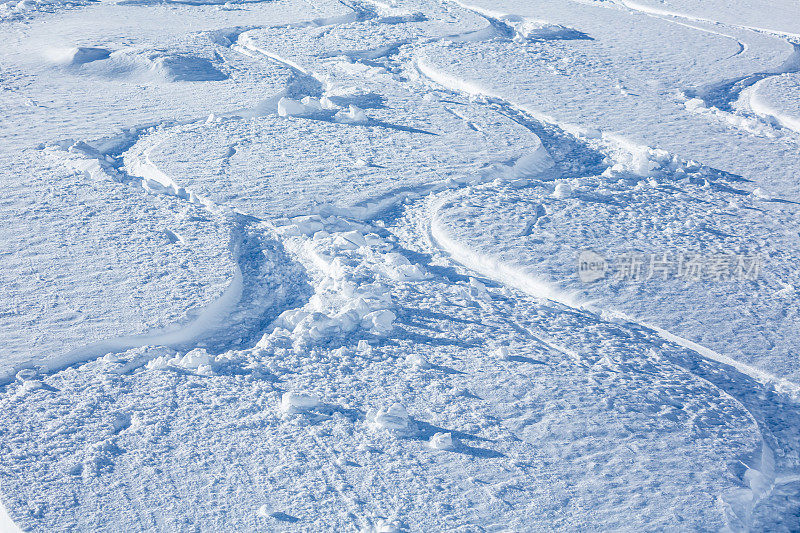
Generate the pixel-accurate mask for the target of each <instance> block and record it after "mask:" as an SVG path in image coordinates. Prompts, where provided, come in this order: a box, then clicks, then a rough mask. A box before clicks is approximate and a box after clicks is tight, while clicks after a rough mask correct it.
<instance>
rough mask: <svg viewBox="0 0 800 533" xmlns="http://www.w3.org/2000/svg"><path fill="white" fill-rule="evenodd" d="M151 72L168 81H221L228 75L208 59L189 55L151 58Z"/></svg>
mask: <svg viewBox="0 0 800 533" xmlns="http://www.w3.org/2000/svg"><path fill="white" fill-rule="evenodd" d="M150 70H151V72H153V73H155V74H157V75H158V76H159V77H161V78H163V79H165V80H168V81H222V80H226V79H228V76H227V75H226V74H224V73H223V72H221V71H220V70H218V69H217V68H216V67H214V65H213V64H212V63H211V61H209V60H208V59H205V58H202V57H195V56H190V55H168V56H163V57H157V58H155V59H153V63H152V66H151V67H150Z"/></svg>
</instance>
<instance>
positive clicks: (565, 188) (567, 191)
mask: <svg viewBox="0 0 800 533" xmlns="http://www.w3.org/2000/svg"><path fill="white" fill-rule="evenodd" d="M570 196H572V187H570V185H569V183H566V182H561V183H559V184H557V185H556V189H555V191H553V197H554V198H561V199H564V198H569V197H570Z"/></svg>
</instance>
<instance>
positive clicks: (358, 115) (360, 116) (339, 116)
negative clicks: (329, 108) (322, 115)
mask: <svg viewBox="0 0 800 533" xmlns="http://www.w3.org/2000/svg"><path fill="white" fill-rule="evenodd" d="M333 118H334V120H336V122H341V123H342V124H366V123H367V122H368V121H369V119H368V118H367V115H366V113H364V110H363V109H361V108H359V107H356V106H354V105H353V104H350V107H349V108H348V110H347V111H345V110H341V111H339V112H338V113H336V115H335V116H334V117H333Z"/></svg>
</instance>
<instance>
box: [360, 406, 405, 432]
mask: <svg viewBox="0 0 800 533" xmlns="http://www.w3.org/2000/svg"><path fill="white" fill-rule="evenodd" d="M367 420H368V422H370V423H371V424H372V425H373V426H374V427H376V428H380V429H386V430H389V431H400V432H403V431H407V430H408V429H409V426H410V424H411V419H410V418H409V416H408V411H406V408H405V407H403V406H402V405H401V404H399V403H393V404H392V405H391V406H389V407H388V408H386V409H379V410H378V411H377V412H376V411H374V410H372V411H370V412H369V413H367Z"/></svg>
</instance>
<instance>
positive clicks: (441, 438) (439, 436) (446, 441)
mask: <svg viewBox="0 0 800 533" xmlns="http://www.w3.org/2000/svg"><path fill="white" fill-rule="evenodd" d="M428 444H429V446H430V447H431V448H434V449H436V450H452V449H453V448H455V442H454V439H453V434H452V433H436V434H435V435H434V436H433V437H431V440H430V441H429V442H428Z"/></svg>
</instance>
